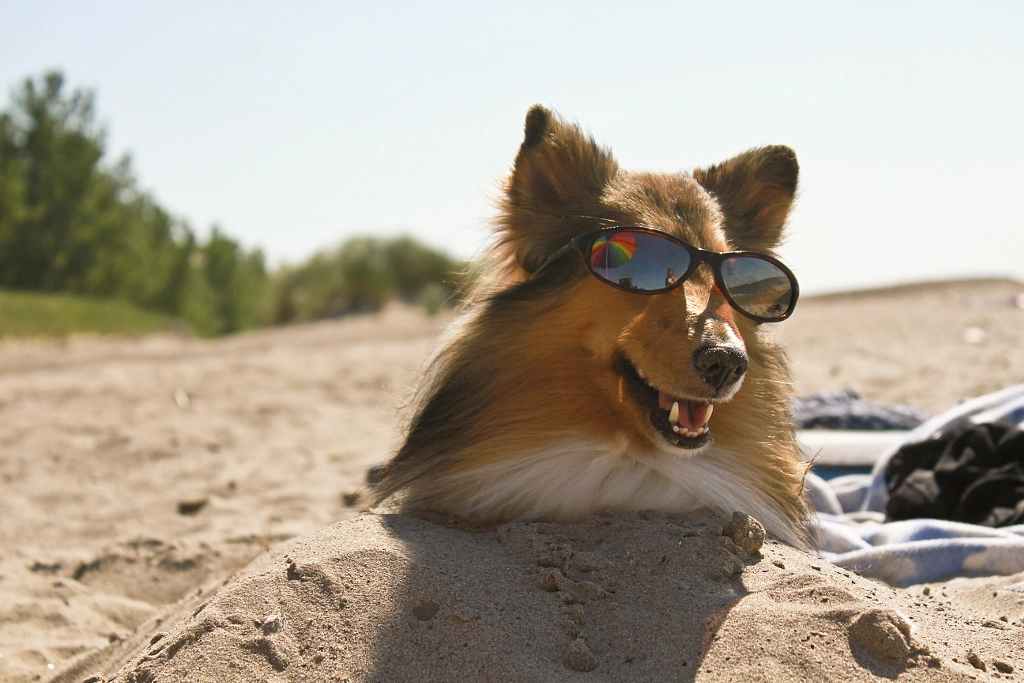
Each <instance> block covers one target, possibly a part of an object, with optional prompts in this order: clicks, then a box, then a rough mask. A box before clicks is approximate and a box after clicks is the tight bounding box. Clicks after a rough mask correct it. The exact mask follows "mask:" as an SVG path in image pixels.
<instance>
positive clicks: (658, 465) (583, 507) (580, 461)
mask: <svg viewBox="0 0 1024 683" xmlns="http://www.w3.org/2000/svg"><path fill="white" fill-rule="evenodd" d="M444 487H445V488H446V489H448V492H449V493H450V494H456V491H457V492H458V493H457V494H456V495H453V496H451V497H449V500H450V501H453V502H454V501H458V502H457V503H455V504H454V505H452V506H451V507H449V508H448V509H449V510H450V511H451V512H453V513H455V514H460V515H466V516H471V517H482V518H489V519H524V520H546V521H558V522H573V521H579V520H582V519H584V518H586V517H587V516H589V515H592V514H595V513H597V512H599V511H601V510H602V509H609V510H661V511H664V512H690V511H694V510H697V509H700V508H703V507H710V508H712V509H715V510H718V511H719V512H722V513H724V514H729V513H731V512H733V511H735V510H739V511H742V512H745V513H747V514H749V515H751V516H753V517H755V518H757V519H758V520H760V521H761V523H762V524H764V526H765V528H766V529H767V530H768V531H769V532H771V533H773V534H775V535H776V536H777V537H779V538H781V539H782V540H784V541H786V542H788V543H792V544H794V545H799V544H800V541H799V539H798V538H797V537H796V535H795V534H794V533H793V531H792V529H791V528H790V527H789V525H788V524H787V523H786V522H785V521H784V520H785V518H784V516H783V515H782V514H780V513H779V512H778V511H777V509H776V508H775V506H774V505H773V504H772V503H771V501H770V500H769V499H767V498H766V497H765V496H764V495H763V494H762V493H760V492H759V490H758V483H757V482H756V481H753V480H751V477H750V475H749V474H748V473H746V472H745V471H744V470H743V468H742V467H741V466H740V464H739V463H738V461H737V459H736V458H735V457H733V456H731V455H730V454H729V453H728V452H726V451H724V450H722V449H717V448H715V447H714V446H712V447H711V448H709V449H706V450H704V451H702V452H700V453H699V454H696V455H686V454H684V455H677V454H675V453H669V452H665V451H650V452H644V453H632V452H629V451H627V450H626V449H625V448H616V447H614V446H612V445H610V444H594V443H586V442H582V441H577V440H569V441H566V442H564V443H563V444H561V445H560V446H558V447H553V448H547V449H544V450H542V451H538V452H535V453H532V454H529V455H519V456H516V457H513V458H509V459H507V460H505V461H503V462H500V463H496V464H492V465H486V466H482V467H477V468H473V469H469V470H465V471H463V472H460V473H459V474H457V475H453V476H451V477H446V478H445V481H444Z"/></svg>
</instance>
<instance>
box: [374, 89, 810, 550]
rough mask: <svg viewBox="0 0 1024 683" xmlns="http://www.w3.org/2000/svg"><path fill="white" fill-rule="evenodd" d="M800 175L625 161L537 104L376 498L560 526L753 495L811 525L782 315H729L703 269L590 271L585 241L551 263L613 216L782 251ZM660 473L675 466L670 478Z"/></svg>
mask: <svg viewBox="0 0 1024 683" xmlns="http://www.w3.org/2000/svg"><path fill="white" fill-rule="evenodd" d="M797 170H798V167H797V163H796V158H795V156H794V154H793V152H792V151H791V150H789V149H788V148H786V147H765V148H761V149H756V150H752V151H749V152H746V153H744V154H742V155H740V156H738V157H736V158H734V159H731V160H729V161H726V162H724V163H722V164H719V165H718V166H714V167H711V168H707V169H699V170H696V171H694V172H693V173H692V174H682V173H680V174H650V173H631V172H626V171H623V170H621V169H620V168H619V167H618V165H617V164H616V162H615V160H614V159H613V158H612V156H611V154H610V153H609V152H608V151H607V150H604V149H602V148H601V147H599V146H598V145H597V144H596V143H595V142H594V141H593V140H592V139H591V138H590V137H589V136H587V135H585V134H584V133H583V132H582V131H580V129H579V128H578V127H576V126H573V125H568V124H566V123H564V122H562V121H560V120H559V119H558V118H556V117H555V116H554V115H553V114H552V113H551V112H549V111H548V110H546V109H544V108H542V107H534V108H533V109H531V110H530V112H529V113H528V115H527V119H526V135H525V139H524V141H523V144H522V146H521V148H520V150H519V153H518V155H517V156H516V160H515V165H514V168H513V171H512V173H511V174H510V175H509V177H508V179H507V180H506V182H505V186H504V194H503V197H502V200H501V211H500V215H499V216H498V218H497V226H496V230H497V240H496V245H495V248H494V249H493V250H492V251H491V254H490V256H489V258H488V259H486V260H485V263H484V265H485V268H484V270H485V272H484V275H483V277H482V278H481V279H480V280H479V281H478V283H477V285H476V289H475V291H474V292H473V293H472V294H471V296H470V297H469V298H468V302H467V304H466V308H465V310H464V312H463V315H462V317H461V319H460V321H459V322H458V323H457V324H456V325H455V326H454V327H453V329H452V331H450V333H449V339H448V342H447V344H446V345H444V347H443V350H442V351H441V352H440V353H439V354H438V356H437V357H436V360H435V362H434V365H433V366H432V370H431V372H429V373H428V376H427V379H426V380H425V382H424V384H423V386H422V387H421V392H420V396H419V398H418V400H417V403H416V413H415V415H414V416H413V418H412V421H411V423H410V427H409V433H408V436H407V438H406V441H405V443H404V445H403V446H402V448H401V449H400V450H399V452H398V453H397V454H396V455H395V457H394V458H393V459H392V460H391V461H390V462H389V463H388V465H387V466H386V467H385V468H384V469H383V470H381V471H380V472H379V473H377V475H376V477H375V485H374V490H375V492H376V500H382V499H383V498H385V497H387V496H389V495H390V494H392V493H395V492H397V491H400V490H403V489H404V490H405V491H406V501H407V502H408V503H409V504H411V505H413V506H419V505H425V506H428V507H432V508H434V509H441V510H448V511H456V512H458V513H459V514H473V515H479V516H481V517H487V518H493V519H510V518H551V519H563V520H565V519H576V518H579V517H581V516H585V515H587V514H590V513H592V512H596V510H597V509H598V508H596V507H595V506H600V505H603V504H607V505H612V506H614V507H617V508H618V509H637V508H632V507H631V506H635V505H640V506H644V505H647V506H652V505H653V506H663V507H666V508H669V509H683V508H686V507H687V505H689V504H690V503H693V501H695V500H700V501H703V502H704V504H710V505H713V506H718V507H720V508H723V509H725V508H726V507H730V509H738V508H739V507H742V506H743V505H744V503H743V502H742V500H743V499H744V498H745V497H750V496H753V497H754V498H756V499H757V500H760V501H761V504H760V507H758V506H757V505H753V506H752V507H751V509H752V510H755V511H759V514H761V515H762V517H764V518H765V519H770V520H775V521H776V523H774V524H773V525H772V526H771V528H772V529H773V530H775V531H776V532H778V533H783V534H786V533H789V532H788V531H787V529H793V528H797V527H798V526H799V523H800V522H799V520H800V519H801V518H802V516H803V515H804V514H805V509H804V507H803V503H802V502H801V498H800V496H801V493H800V490H801V477H802V473H803V466H802V465H801V463H800V459H799V456H798V454H797V449H796V444H795V440H794V431H793V426H792V422H791V420H790V418H789V414H788V403H787V400H788V397H789V375H788V371H787V369H786V365H785V358H784V354H783V353H782V350H781V348H780V347H779V346H778V345H777V344H775V343H774V342H773V341H772V339H771V336H770V335H767V334H764V330H763V328H765V327H769V326H767V325H758V324H757V323H756V322H754V321H753V320H751V319H748V318H746V317H743V316H741V315H740V314H738V313H737V312H736V311H734V310H733V309H732V308H731V307H730V305H729V303H728V302H727V301H726V299H725V296H724V295H723V293H722V292H721V291H719V290H718V289H717V288H716V285H715V278H714V276H713V274H712V271H711V270H710V269H709V267H708V266H707V265H702V266H700V267H699V268H698V269H697V270H695V271H693V273H692V274H691V275H690V277H689V278H688V279H687V280H686V281H685V283H684V284H683V285H682V286H680V287H677V288H675V289H674V290H672V292H671V293H663V294H655V295H642V294H637V293H634V292H628V291H622V290H619V289H616V288H615V287H612V286H609V285H608V284H606V283H605V282H602V281H599V280H598V279H597V278H595V277H592V276H591V274H590V272H589V271H588V269H587V267H586V264H585V263H584V260H583V259H582V258H580V254H579V252H576V251H571V250H570V251H567V252H566V253H565V254H564V256H562V257H559V258H556V259H554V260H553V261H551V260H550V259H551V257H552V255H553V254H556V253H558V251H559V250H560V249H562V248H563V247H565V246H566V245H567V244H568V243H569V242H570V241H571V240H572V239H574V238H576V237H577V236H580V235H584V234H587V233H590V232H593V231H595V230H597V229H600V228H602V227H607V226H638V227H646V228H651V229H656V230H659V231H663V232H666V233H670V234H672V235H675V236H677V237H678V238H681V239H682V240H683V241H684V242H687V243H689V244H690V245H693V246H695V247H698V248H702V249H706V250H709V251H715V252H725V251H731V250H736V249H748V250H755V251H760V252H766V253H770V252H771V251H772V249H773V248H774V247H775V246H776V245H777V244H778V243H779V240H780V238H781V235H782V229H783V224H784V223H785V220H786V216H787V213H788V211H789V208H790V205H791V204H792V202H793V194H794V192H795V189H796V179H797ZM542 264H544V267H543V268H542V269H541V266H542ZM539 269H540V272H538V270H539ZM659 277H660V275H659ZM712 412H713V413H714V418H713V421H711V422H710V423H709V418H710V417H711V415H712ZM711 425H713V426H711ZM712 443H714V444H715V446H712ZM602 453H603V454H606V455H608V454H611V457H608V458H606V457H604V456H602V455H601V454H602ZM602 458H603V459H602ZM597 460H601V462H603V463H605V464H604V465H601V466H597V465H594V466H592V465H593V463H595V462H596V461H597ZM641 461H643V462H647V463H648V466H647V467H643V466H639V467H638V468H637V469H636V470H631V469H630V468H631V467H632V465H631V464H630V463H633V464H638V463H640V462H641ZM680 463H685V467H684V468H683V469H685V470H686V473H685V474H684V473H681V470H680V468H679V467H677V465H679V464H680ZM620 466H621V467H622V468H623V469H617V468H620ZM602 467H611V468H612V469H614V470H615V471H616V472H617V473H618V474H616V476H617V477H619V478H618V479H616V480H615V481H617V482H618V483H611V482H612V479H610V478H609V474H608V472H609V470H607V469H601V468H602ZM665 467H668V468H669V469H673V471H674V474H672V476H673V477H675V478H674V479H672V478H671V477H668V476H663V475H661V474H657V472H661V471H663V470H659V469H658V468H665ZM630 472H633V473H635V474H631V473H630ZM698 472H703V474H700V473H698ZM659 477H660V478H659ZM680 477H682V478H683V479H685V481H682V480H681V479H680ZM701 482H703V484H701ZM702 485H704V486H707V487H710V488H716V489H717V491H716V492H715V495H710V496H702V495H701V494H700V492H699V491H696V490H694V487H698V488H699V487H700V486H702ZM687 487H689V488H687ZM683 489H686V490H685V491H684V490H683ZM570 492H571V494H572V495H567V494H568V493H570ZM716 496H717V497H716ZM726 511H727V512H728V511H729V510H726ZM780 520H784V521H780ZM798 535H799V534H798V533H790V534H789V536H787V537H788V538H797V537H798Z"/></svg>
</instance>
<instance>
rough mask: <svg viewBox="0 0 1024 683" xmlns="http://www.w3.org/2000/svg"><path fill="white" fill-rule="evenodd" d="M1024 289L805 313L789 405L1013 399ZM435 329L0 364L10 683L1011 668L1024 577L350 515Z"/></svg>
mask: <svg viewBox="0 0 1024 683" xmlns="http://www.w3.org/2000/svg"><path fill="white" fill-rule="evenodd" d="M1021 291H1024V285H1021V284H1017V283H1012V282H1008V281H981V282H967V283H939V284H932V285H926V286H916V287H909V288H899V289H894V290H883V291H878V292H873V293H858V294H848V295H837V296H831V297H821V298H810V297H808V298H805V300H804V301H802V302H801V304H800V307H799V309H798V313H797V315H796V316H795V317H794V319H793V320H791V321H788V322H787V323H785V324H784V325H783V326H781V327H782V330H781V334H782V335H783V336H784V337H785V338H786V339H787V341H788V342H789V346H790V355H791V358H792V360H793V364H794V369H795V380H796V383H797V388H798V390H799V391H801V392H808V391H815V390H820V389H830V388H841V387H845V386H849V387H852V388H853V389H855V390H857V391H858V392H860V393H861V394H862V395H863V396H864V397H865V398H868V399H872V400H888V401H906V402H911V403H915V404H917V405H920V406H923V407H925V408H927V409H929V410H932V411H939V410H942V409H944V408H946V407H948V406H949V405H950V404H952V403H953V402H955V401H956V400H959V399H960V398H963V397H966V396H970V395H975V394H978V393H983V392H986V391H991V390H994V389H998V388H1001V387H1004V386H1007V385H1010V384H1014V383H1019V382H1024V354H1021V353H1020V352H1019V349H1020V348H1021V346H1022V342H1024V310H1020V309H1018V308H1016V307H1014V306H1011V305H1010V303H1011V299H1012V296H1014V295H1016V294H1019V293H1020V292H1021ZM443 322H444V321H443V319H430V318H427V317H426V316H424V315H422V314H421V313H419V312H418V311H414V310H410V309H407V308H402V307H398V306H396V307H392V308H389V309H388V310H387V311H386V312H385V313H383V314H381V315H377V316H367V317H353V318H348V319H344V320H340V321H328V322H322V323H317V324H313V325H303V326H296V327H290V328H285V329H275V330H264V331H260V332H256V333H251V334H244V335H239V336H236V337H231V338H227V339H221V340H214V341H199V340H192V339H186V338H178V337H168V336H157V337H148V338H141V339H116V338H75V339H72V340H70V341H67V342H63V343H57V342H39V341H28V342H26V341H21V342H7V343H4V344H2V345H0V415H2V418H3V419H2V420H0V444H2V448H0V486H2V490H0V493H2V495H0V518H2V520H3V523H2V525H0V680H2V681H34V680H44V681H48V680H56V681H67V682H73V683H77V682H80V681H83V680H85V679H86V678H88V677H89V676H91V675H93V674H99V675H100V676H101V677H102V678H111V677H113V676H115V674H117V672H118V671H121V674H120V677H119V679H118V680H132V678H131V677H132V675H134V676H135V680H139V681H142V680H204V681H207V680H268V681H269V680H344V679H345V678H346V677H347V678H349V679H351V680H446V679H451V678H455V679H458V678H462V679H464V680H495V679H500V680H506V679H507V680H562V679H565V680H577V679H579V680H692V679H699V680H709V681H710V680H780V679H785V678H787V677H789V678H795V679H801V678H806V679H808V680H817V679H831V680H876V679H881V678H887V679H891V678H893V677H895V676H897V675H898V676H900V677H906V679H907V680H918V679H922V680H947V679H956V678H959V677H964V676H975V675H977V676H981V677H982V678H986V677H995V676H999V677H1002V678H1007V677H1011V678H1014V677H1019V676H1020V667H1021V666H1024V656H1022V655H1024V653H1022V652H1021V649H1020V645H1019V644H1018V643H1020V642H1021V640H1022V636H1024V624H1022V619H1024V592H1021V590H1022V589H1021V587H1020V586H1018V585H1015V584H1019V583H1021V582H1022V581H1024V576H1018V577H1001V578H989V579H972V580H969V581H954V582H950V583H948V584H944V585H943V586H934V587H921V586H916V587H911V588H910V589H906V590H898V591H893V590H892V589H889V588H887V587H885V586H883V585H881V584H877V583H874V582H871V581H868V580H867V579H862V578H860V577H857V576H855V575H850V574H849V573H846V572H843V571H841V570H838V569H836V568H835V567H831V566H830V565H827V564H825V563H822V562H820V561H816V560H814V558H812V557H810V556H807V555H803V554H801V553H798V552H797V551H795V550H792V549H790V548H786V547H783V546H780V545H778V544H775V543H773V542H769V543H768V544H767V545H766V546H765V547H764V549H763V554H764V558H763V559H758V558H756V557H747V558H745V559H742V558H740V557H739V556H738V555H737V553H735V552H733V551H732V550H731V549H730V548H729V547H727V546H728V544H729V543H731V541H730V542H724V541H723V537H722V536H720V535H718V534H715V533H714V531H715V530H716V526H720V525H721V523H722V522H724V521H727V520H717V521H709V520H703V523H704V524H705V526H704V527H701V526H699V524H700V523H701V520H692V519H681V518H671V519H669V518H662V517H658V516H655V517H649V518H644V517H643V516H640V515H622V516H618V517H610V518H595V519H594V520H591V521H590V522H588V523H586V524H582V525H575V526H558V525H525V524H519V525H510V526H508V527H504V528H501V529H489V530H479V529H473V530H467V529H460V528H452V527H451V526H448V525H445V524H438V523H436V522H437V521H436V520H435V521H434V522H431V521H426V520H418V519H410V518H395V517H386V516H384V517H382V516H360V517H355V511H354V510H353V509H352V508H350V507H347V506H346V503H347V502H351V501H350V500H348V499H346V497H345V494H348V493H351V492H352V491H354V490H356V489H357V488H358V486H359V484H360V483H361V481H362V477H363V474H364V472H365V469H366V468H367V467H368V466H369V465H370V464H372V463H374V462H377V461H380V460H382V459H384V458H386V457H387V455H388V454H389V453H390V451H391V450H392V449H393V448H394V447H395V445H396V443H397V441H398V438H399V433H400V419H401V414H400V410H399V409H400V407H401V403H402V401H403V400H404V399H405V397H406V396H408V392H409V389H410V388H411V386H412V384H413V383H414V382H415V379H416V377H417V375H418V373H419V372H420V371H421V369H422V363H423V361H424V359H425V358H426V356H427V354H428V353H429V351H430V349H431V347H432V344H433V342H434V340H435V338H436V336H437V334H438V332H439V329H440V327H441V325H442V324H443ZM979 330H980V332H979ZM332 525H333V526H332ZM318 530H319V531H318ZM311 534H312V535H311ZM300 539H302V540H300ZM666 539H676V540H677V541H680V542H684V543H682V545H679V544H677V547H676V548H670V550H671V551H672V552H668V551H666V550H665V547H666V546H667V545H670V544H668V543H667V541H666ZM722 543H725V546H726V547H723V546H722V545H719V544H722ZM296 544H297V545H296ZM552 544H554V545H555V546H556V547H558V546H567V547H568V548H571V550H570V549H561V550H555V551H552V550H551V548H550V546H551V545H552ZM626 552H629V553H631V557H628V558H627V557H626ZM285 553H287V554H288V558H289V559H288V560H287V561H286V560H285ZM544 553H553V554H554V555H556V556H557V557H555V558H554V559H543V558H541V559H540V560H538V557H540V556H541V555H544ZM659 553H660V554H659ZM662 556H664V557H668V559H667V560H665V561H664V562H662V561H661V557H662ZM560 558H561V559H560ZM574 558H575V559H574ZM580 558H582V559H580ZM254 561H255V562H254ZM253 562H254V564H250V563H253ZM538 562H540V564H538ZM552 562H554V563H555V564H551V563H552ZM558 562H563V565H559V564H558ZM776 563H779V564H782V565H784V568H783V567H779V566H778V564H776ZM291 564H294V569H289V565H291ZM541 565H546V566H541ZM663 565H664V566H663ZM815 567H816V568H815ZM555 570H557V571H558V572H559V575H560V576H561V577H562V578H558V577H554V578H551V576H550V573H551V572H553V571H555ZM290 577H291V578H290ZM545 581H546V582H547V583H545ZM538 583H539V584H541V585H540V586H538ZM225 584H226V585H225ZM559 585H561V586H563V588H564V590H558V588H559ZM222 586H224V587H223V588H221V587H222ZM580 586H584V587H583V588H580ZM545 587H546V588H551V587H554V588H555V589H556V590H554V591H551V592H549V591H548V590H545ZM926 588H927V589H928V595H925V593H924V591H925V589H926ZM218 589H219V590H220V592H217V591H218ZM605 593H607V595H605ZM826 598H827V599H828V601H829V602H827V603H825V602H822V600H823V599H826ZM343 601H344V605H342V602H343ZM460 601H461V602H460ZM204 603H205V604H206V607H204V608H203V609H202V610H201V611H199V612H198V613H196V614H195V615H193V616H191V617H190V616H189V615H190V614H192V613H193V612H194V611H195V610H196V609H197V608H199V607H200V606H201V605H203V604H204ZM435 607H436V609H435ZM431 612H433V615H432V616H430V615H429V613H431ZM410 615H411V616H410ZM275 617H279V619H277V618H275ZM423 617H427V618H423ZM183 619H184V621H182V620H183ZM232 619H234V620H235V621H237V622H238V623H235V621H232ZM310 620H312V623H309V621H310ZM904 620H905V621H904ZM257 622H258V623H257ZM578 622H579V623H578ZM907 624H909V625H910V626H911V627H912V632H911V636H910V638H909V639H907V638H906V636H905V634H903V631H900V628H903V629H904V630H906V629H907V626H906V625H907ZM894 629H895V630H894ZM160 633H166V634H167V635H164V636H162V637H160V638H158V639H156V640H155V641H154V643H152V644H151V643H150V641H151V640H153V639H154V638H155V637H156V636H157V635H158V634H160ZM709 634H710V635H709ZM897 634H903V635H898V636H897ZM190 635H192V636H195V639H194V640H193V639H191V638H190V637H189V636H190ZM182 638H184V640H182ZM175 643H180V644H179V645H177V646H174V644H175ZM463 643H465V647H463ZM900 643H902V645H901V644H900ZM247 644H248V645H247ZM812 646H813V647H812ZM246 648H248V649H246ZM150 650H156V651H155V652H154V653H153V654H151V655H150V654H148V653H149V652H150ZM172 650H173V653H172ZM925 650H927V652H926V651H925ZM275 652H276V653H277V654H274V653H275ZM972 653H974V660H975V662H976V663H977V665H978V666H983V667H984V668H985V669H986V670H985V671H984V672H983V671H982V670H981V669H980V668H976V666H975V665H974V664H971V663H970V661H969V660H970V658H971V654H972ZM170 654H173V656H169V655H170ZM442 655H443V658H442ZM146 657H150V659H148V660H146V661H142V660H143V659H144V658H146ZM317 657H321V659H320V660H319V661H317ZM630 657H632V660H631V661H627V660H629V659H630ZM275 661H276V664H275V663H274V662H275ZM682 661H686V662H687V664H686V667H683V666H682V664H681V662H682ZM997 662H999V663H1000V665H1005V666H1006V667H1013V669H1014V671H1015V673H1009V674H1008V673H1006V672H1005V671H1000V669H998V668H995V667H996V666H997V664H996V663H997ZM204 666H205V667H208V668H206V669H204V668H203V667H204ZM591 666H593V668H592V669H591V670H590V671H589V672H588V671H585V670H584V669H587V668H590V667H591ZM122 667H126V668H123V669H122ZM474 667H484V669H480V668H474ZM487 667H490V668H487ZM150 674H153V675H156V678H147V677H146V676H148V675H150ZM449 674H450V676H449ZM759 677H760V678H759ZM102 678H100V679H96V680H102Z"/></svg>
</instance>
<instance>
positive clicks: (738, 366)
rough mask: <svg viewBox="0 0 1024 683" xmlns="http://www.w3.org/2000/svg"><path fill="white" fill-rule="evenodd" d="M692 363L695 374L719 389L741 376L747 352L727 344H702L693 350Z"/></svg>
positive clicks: (745, 369)
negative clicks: (695, 369) (702, 345)
mask: <svg viewBox="0 0 1024 683" xmlns="http://www.w3.org/2000/svg"><path fill="white" fill-rule="evenodd" d="M693 364H694V366H696V368H697V374H699V375H700V376H701V377H702V378H704V381H705V382H707V383H708V384H710V385H711V386H713V387H714V388H715V391H719V390H721V389H723V388H725V387H727V386H729V385H730V384H732V383H733V382H737V381H739V379H740V377H743V373H744V372H746V371H747V354H745V353H743V352H742V351H740V350H739V349H734V348H730V347H728V346H704V347H701V348H699V349H697V350H696V351H694V353H693Z"/></svg>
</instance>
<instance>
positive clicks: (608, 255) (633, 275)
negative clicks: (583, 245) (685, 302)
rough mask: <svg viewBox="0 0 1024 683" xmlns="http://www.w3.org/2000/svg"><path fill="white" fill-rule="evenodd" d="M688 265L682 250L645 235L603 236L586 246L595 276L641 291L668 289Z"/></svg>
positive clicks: (657, 238)
mask: <svg viewBox="0 0 1024 683" xmlns="http://www.w3.org/2000/svg"><path fill="white" fill-rule="evenodd" d="M689 265H690V254H689V252H687V251H686V249H684V248H683V247H681V246H679V245H678V244H676V243H675V242H673V241H672V240H669V239H665V238H664V237H661V236H659V235H654V234H651V233H647V232H639V231H631V230H622V231H619V232H613V233H605V234H603V235H601V236H600V237H598V238H597V239H596V240H594V243H593V245H592V246H591V247H590V266H591V268H592V269H593V271H594V273H595V274H596V275H597V276H598V277H600V278H601V279H603V280H606V281H608V282H611V283H613V284H616V285H619V286H620V287H625V288H627V289H635V290H637V291H641V292H650V291H654V290H658V289H664V288H665V287H668V286H669V285H671V284H673V283H674V282H675V281H676V279H677V278H679V277H681V276H682V275H683V273H685V272H686V269H687V268H688V267H689Z"/></svg>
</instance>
